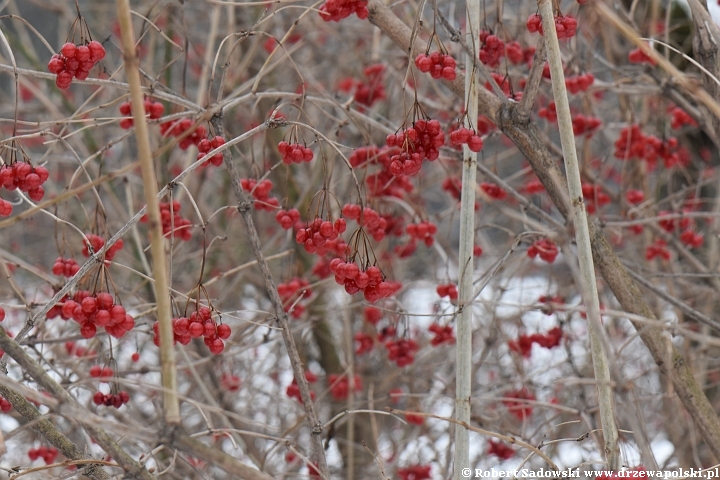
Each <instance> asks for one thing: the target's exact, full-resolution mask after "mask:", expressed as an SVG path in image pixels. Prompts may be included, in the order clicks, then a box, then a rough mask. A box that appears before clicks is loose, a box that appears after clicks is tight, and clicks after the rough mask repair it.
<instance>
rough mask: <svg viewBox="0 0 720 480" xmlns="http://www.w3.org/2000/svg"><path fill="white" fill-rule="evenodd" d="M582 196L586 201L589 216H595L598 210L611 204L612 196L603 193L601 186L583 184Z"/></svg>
mask: <svg viewBox="0 0 720 480" xmlns="http://www.w3.org/2000/svg"><path fill="white" fill-rule="evenodd" d="M582 194H583V198H584V199H585V208H586V209H587V212H588V213H589V214H591V215H592V214H593V213H595V212H596V211H597V209H598V208H600V207H603V206H605V205H607V204H608V203H610V196H609V195H608V194H607V193H605V192H603V191H602V188H601V187H600V185H592V184H590V183H583V184H582Z"/></svg>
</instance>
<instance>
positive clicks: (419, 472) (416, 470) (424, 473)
mask: <svg viewBox="0 0 720 480" xmlns="http://www.w3.org/2000/svg"><path fill="white" fill-rule="evenodd" d="M431 470H432V467H431V466H430V465H411V466H409V467H405V468H398V471H397V474H398V477H400V479H401V480H427V479H429V478H432V477H431V476H430V471H431Z"/></svg>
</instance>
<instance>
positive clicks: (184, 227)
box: [140, 200, 192, 242]
mask: <svg viewBox="0 0 720 480" xmlns="http://www.w3.org/2000/svg"><path fill="white" fill-rule="evenodd" d="M180 208H181V206H180V202H178V201H177V200H173V201H172V203H171V202H160V221H161V222H162V230H163V236H165V237H167V236H169V235H170V234H172V236H173V237H175V238H179V239H180V240H185V241H186V242H187V241H188V240H190V239H191V238H192V232H191V231H190V228H189V227H190V226H191V225H192V222H191V221H190V220H188V219H187V218H183V216H182V215H181V214H180ZM147 221H148V216H147V214H145V215H143V216H142V217H140V222H141V223H147ZM173 228H174V230H173Z"/></svg>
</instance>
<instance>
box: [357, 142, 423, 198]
mask: <svg viewBox="0 0 720 480" xmlns="http://www.w3.org/2000/svg"><path fill="white" fill-rule="evenodd" d="M398 151H399V149H398V148H397V147H382V148H378V147H376V146H369V147H361V148H358V149H357V150H355V151H354V152H353V153H352V155H350V158H349V159H348V160H349V161H350V164H351V165H352V166H353V167H360V166H362V167H368V166H370V165H379V166H380V167H381V169H380V170H379V171H377V172H376V173H373V174H370V175H367V176H366V178H365V185H367V188H368V190H367V196H368V199H370V198H372V197H397V198H402V197H403V196H404V195H405V194H406V193H409V192H412V191H413V188H414V187H413V185H412V183H410V181H409V179H408V178H407V177H406V176H400V177H396V176H394V175H393V173H392V158H391V157H392V156H393V155H395V154H396V153H397V152H398Z"/></svg>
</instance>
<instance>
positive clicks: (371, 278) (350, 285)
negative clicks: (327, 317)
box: [330, 258, 400, 303]
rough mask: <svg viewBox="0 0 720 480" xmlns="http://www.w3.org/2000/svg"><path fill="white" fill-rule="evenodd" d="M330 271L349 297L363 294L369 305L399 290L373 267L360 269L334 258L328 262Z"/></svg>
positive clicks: (378, 269)
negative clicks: (359, 293)
mask: <svg viewBox="0 0 720 480" xmlns="http://www.w3.org/2000/svg"><path fill="white" fill-rule="evenodd" d="M330 271H331V272H332V273H334V274H335V282H336V283H337V284H338V285H342V286H344V287H345V291H346V292H347V293H348V294H349V295H355V294H356V293H358V292H363V295H364V296H365V300H366V301H368V302H370V303H374V302H376V301H378V300H379V299H381V298H387V297H390V296H392V294H393V293H395V292H396V291H397V290H398V289H399V288H400V285H399V284H398V283H396V282H387V281H385V280H384V279H383V274H382V271H381V270H380V268H378V267H376V266H374V265H373V266H368V267H367V268H364V269H361V268H360V266H358V265H357V264H356V263H354V262H343V261H342V260H341V259H340V258H334V259H332V260H331V261H330Z"/></svg>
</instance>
